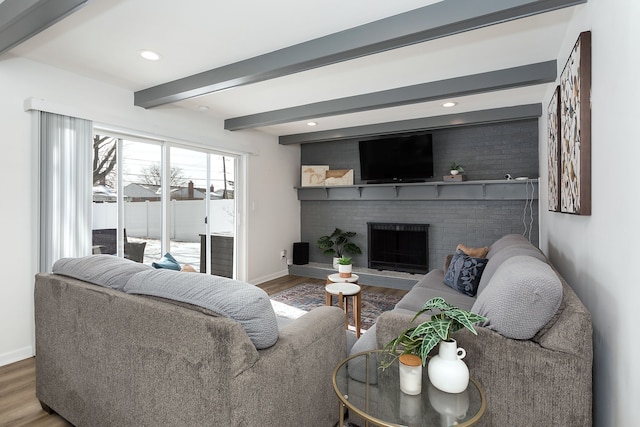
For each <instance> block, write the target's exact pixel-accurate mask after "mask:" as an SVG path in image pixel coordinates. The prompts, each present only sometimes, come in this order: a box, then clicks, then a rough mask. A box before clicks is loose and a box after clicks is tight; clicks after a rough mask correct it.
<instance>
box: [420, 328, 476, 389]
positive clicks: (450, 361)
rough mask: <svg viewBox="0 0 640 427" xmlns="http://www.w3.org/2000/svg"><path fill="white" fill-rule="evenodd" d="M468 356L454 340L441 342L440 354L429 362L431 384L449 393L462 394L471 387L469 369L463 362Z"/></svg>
mask: <svg viewBox="0 0 640 427" xmlns="http://www.w3.org/2000/svg"><path fill="white" fill-rule="evenodd" d="M466 355H467V352H466V351H465V350H464V349H463V348H459V347H458V343H457V342H456V340H454V339H449V340H447V341H441V342H440V347H439V349H438V354H437V355H435V356H433V357H432V358H431V359H430V360H429V364H428V365H427V373H428V374H429V380H430V381H431V384H433V386H434V387H435V388H437V389H438V390H442V391H444V392H447V393H462V392H463V391H465V390H466V389H467V386H468V385H469V368H468V367H467V365H466V364H465V363H464V362H463V361H462V359H463V358H464V357H465V356H466Z"/></svg>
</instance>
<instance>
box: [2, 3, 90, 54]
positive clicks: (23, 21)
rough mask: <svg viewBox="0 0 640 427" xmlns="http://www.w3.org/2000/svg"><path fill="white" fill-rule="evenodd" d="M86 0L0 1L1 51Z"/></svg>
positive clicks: (17, 43) (58, 19)
mask: <svg viewBox="0 0 640 427" xmlns="http://www.w3.org/2000/svg"><path fill="white" fill-rule="evenodd" d="M87 1H88V0H4V1H3V2H2V3H0V55H1V54H3V53H4V52H7V51H8V50H10V49H12V48H14V47H15V46H17V45H19V44H20V43H22V42H23V41H25V40H27V39H29V38H31V37H33V36H35V35H36V34H38V33H39V32H41V31H42V30H44V29H46V28H48V27H50V26H51V25H53V24H55V23H56V22H58V21H60V20H61V19H63V18H65V17H66V16H68V15H70V14H72V13H73V12H75V11H76V10H78V9H79V8H80V7H82V6H84V4H85V3H86V2H87Z"/></svg>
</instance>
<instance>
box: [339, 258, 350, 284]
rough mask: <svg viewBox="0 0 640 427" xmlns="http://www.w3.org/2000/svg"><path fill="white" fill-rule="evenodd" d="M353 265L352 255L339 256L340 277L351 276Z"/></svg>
mask: <svg viewBox="0 0 640 427" xmlns="http://www.w3.org/2000/svg"><path fill="white" fill-rule="evenodd" d="M352 267H353V266H352V264H351V257H348V256H342V257H340V258H338V273H339V274H340V277H343V278H345V279H346V278H349V277H351V271H352Z"/></svg>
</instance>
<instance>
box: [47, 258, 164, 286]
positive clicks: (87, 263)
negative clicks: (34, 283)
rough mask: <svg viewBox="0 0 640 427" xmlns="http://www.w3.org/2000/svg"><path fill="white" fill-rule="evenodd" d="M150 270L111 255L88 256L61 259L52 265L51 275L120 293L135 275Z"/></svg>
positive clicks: (144, 266) (137, 263) (143, 265)
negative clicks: (71, 278) (81, 281)
mask: <svg viewBox="0 0 640 427" xmlns="http://www.w3.org/2000/svg"><path fill="white" fill-rule="evenodd" d="M147 270H152V271H153V269H152V268H151V266H149V265H146V264H141V263H139V262H133V261H130V260H128V259H124V258H119V257H117V256H113V255H89V256H85V257H80V258H61V259H59V260H58V261H56V262H55V264H53V270H52V271H53V273H54V274H60V275H63V276H67V277H73V278H74V279H78V280H83V281H85V282H89V283H93V284H94V285H98V286H103V287H105V288H111V289H115V290H118V291H121V290H122V288H124V285H126V284H127V281H128V280H129V279H130V278H131V277H132V276H133V275H134V274H136V273H139V272H141V271H147Z"/></svg>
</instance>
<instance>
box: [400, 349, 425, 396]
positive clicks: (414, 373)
mask: <svg viewBox="0 0 640 427" xmlns="http://www.w3.org/2000/svg"><path fill="white" fill-rule="evenodd" d="M398 365H399V366H400V390H401V391H402V392H403V393H406V394H410V395H416V394H420V392H421V391H422V359H421V358H420V357H418V356H416V355H414V354H403V355H402V356H400V363H399V364H398Z"/></svg>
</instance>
